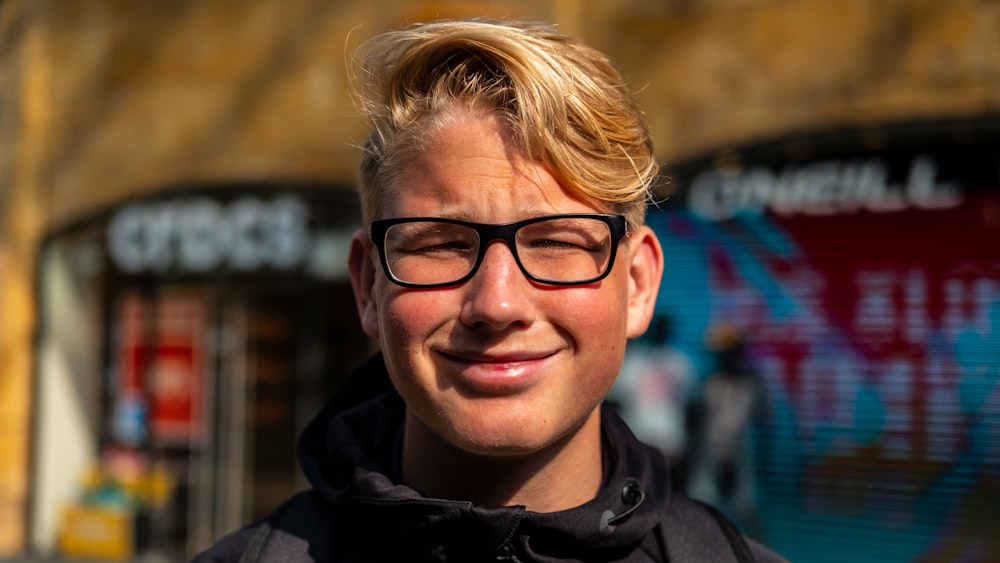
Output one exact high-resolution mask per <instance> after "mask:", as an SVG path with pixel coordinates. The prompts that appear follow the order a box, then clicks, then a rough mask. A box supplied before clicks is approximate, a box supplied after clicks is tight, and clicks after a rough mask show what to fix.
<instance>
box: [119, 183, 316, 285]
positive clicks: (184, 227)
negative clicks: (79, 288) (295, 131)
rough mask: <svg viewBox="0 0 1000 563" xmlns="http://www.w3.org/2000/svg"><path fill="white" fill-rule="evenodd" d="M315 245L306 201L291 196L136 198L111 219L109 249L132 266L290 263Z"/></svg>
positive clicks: (203, 268)
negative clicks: (227, 199)
mask: <svg viewBox="0 0 1000 563" xmlns="http://www.w3.org/2000/svg"><path fill="white" fill-rule="evenodd" d="M309 246H310V236H309V230H308V209H307V208H306V206H305V204H304V203H303V202H302V201H300V200H299V199H297V198H293V197H287V196H285V197H277V198H274V199H270V200H265V199H261V198H256V197H242V198H239V199H236V200H234V201H231V202H226V203H223V202H219V201H216V200H213V199H209V198H194V199H185V200H177V201H161V202H151V203H138V204H133V205H128V206H126V207H123V208H122V209H120V210H119V211H118V212H117V213H115V215H114V216H113V217H112V218H111V221H110V223H109V224H108V251H109V253H110V256H111V260H112V261H113V262H114V263H115V265H116V266H118V268H120V269H121V270H122V271H124V272H128V273H141V272H164V271H181V272H208V271H212V270H219V269H232V270H238V271H254V270H261V269H276V270H289V269H293V268H296V267H298V266H300V265H302V263H303V262H304V260H305V258H306V256H307V254H308V251H309Z"/></svg>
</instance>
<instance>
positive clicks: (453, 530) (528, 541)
mask: <svg viewBox="0 0 1000 563" xmlns="http://www.w3.org/2000/svg"><path fill="white" fill-rule="evenodd" d="M358 394H360V395H369V396H370V395H371V394H376V396H374V397H373V398H369V399H367V400H364V401H363V402H361V403H360V404H357V406H353V407H350V408H347V409H345V408H344V406H345V405H348V404H352V403H354V402H355V401H357V400H358ZM404 413H405V405H404V403H403V401H402V399H400V397H399V396H398V395H397V394H396V393H395V392H394V391H393V390H392V389H391V386H389V384H388V377H387V375H386V373H385V365H384V363H383V362H382V359H381V357H379V356H376V357H375V358H373V359H372V360H371V361H369V362H368V363H366V364H365V365H364V366H362V367H361V368H360V369H359V370H358V371H357V372H356V373H355V374H354V375H353V376H352V378H351V380H350V383H349V384H348V389H345V391H344V392H341V393H339V394H338V395H337V396H336V397H335V398H334V400H332V401H331V402H330V403H329V404H328V405H327V406H326V407H325V408H324V409H323V411H321V412H320V413H319V415H318V416H317V417H316V418H315V419H313V421H312V422H310V424H309V425H308V427H307V428H306V430H305V431H304V432H303V434H302V436H301V438H300V441H299V462H300V464H301V466H302V469H303V471H304V473H305V475H306V477H307V478H308V480H309V482H310V483H311V484H312V489H311V490H309V491H306V492H304V493H300V494H299V495H297V496H295V497H293V498H292V499H291V500H289V501H288V502H286V503H285V504H284V505H283V506H282V507H280V508H279V509H278V510H276V511H275V512H274V513H273V514H271V515H270V516H269V517H268V518H266V519H265V520H264V521H262V522H258V523H256V524H254V525H251V526H248V527H246V528H244V529H242V530H240V531H238V532H235V533H233V534H231V535H229V536H227V537H226V538H223V539H222V540H221V541H220V542H219V543H218V544H216V545H215V546H213V547H212V548H211V549H209V550H208V551H206V552H204V553H202V554H201V555H199V556H197V557H196V558H195V562H197V563H207V562H236V561H247V562H250V561H260V562H270V561H275V562H283V563H284V562H287V563H293V562H294V563H298V562H310V561H317V562H318V561H352V562H353V561H359V562H360V561H365V562H371V561H393V562H395V561H406V562H418V561H461V562H466V561H469V562H478V561H523V562H527V561H539V562H542V561H609V562H610V561H699V562H700V561H705V562H725V561H758V562H771V561H775V562H778V561H783V560H782V559H781V558H780V557H778V556H776V555H774V554H773V553H771V552H769V551H767V550H766V549H764V548H762V547H761V546H760V545H759V544H756V543H755V542H753V541H750V540H745V538H743V537H742V536H741V535H740V534H739V533H738V532H736V531H735V528H733V527H732V525H731V524H730V523H729V522H728V521H727V520H725V519H724V518H722V517H721V515H719V514H718V513H717V512H715V511H714V510H713V509H711V508H709V507H707V506H705V505H703V504H700V503H696V502H694V501H692V500H690V499H687V498H686V497H684V496H682V495H680V494H678V493H676V492H672V491H671V490H670V486H669V483H668V478H667V475H668V471H667V467H666V463H665V461H664V460H663V457H662V456H661V455H660V454H659V453H658V452H657V451H656V450H654V449H652V448H650V447H648V446H646V445H644V444H642V443H641V442H639V441H638V440H637V439H636V438H635V437H634V436H633V435H632V433H631V432H630V431H629V430H628V428H627V427H626V426H625V424H624V423H623V422H622V421H621V420H620V419H619V418H618V417H617V416H616V415H614V414H613V413H611V412H609V411H608V410H607V409H605V411H604V412H603V413H602V418H601V424H602V429H603V445H604V457H605V476H604V486H603V487H602V488H601V490H600V491H599V493H598V494H597V497H595V498H594V499H593V500H591V501H590V502H587V503H586V504H583V505H581V506H579V507H576V508H572V509H569V510H564V511H559V512H551V513H540V512H532V511H529V510H525V508H524V507H523V506H510V507H502V508H483V507H480V506H476V505H474V504H472V503H471V502H464V501H453V500H443V499H433V498H427V497H425V496H423V495H422V494H420V493H419V492H418V491H416V490H414V489H412V488H410V487H408V486H406V485H403V484H402V483H401V479H400V478H399V470H398V468H399V460H398V456H399V452H400V449H401V448H400V444H401V439H402V429H403V420H404Z"/></svg>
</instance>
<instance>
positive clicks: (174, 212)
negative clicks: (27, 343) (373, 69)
mask: <svg viewBox="0 0 1000 563" xmlns="http://www.w3.org/2000/svg"><path fill="white" fill-rule="evenodd" d="M358 224H359V213H358V209H357V204H356V197H355V195H354V194H353V192H351V191H350V190H348V189H346V188H342V189H336V188H331V187H328V186H280V185H243V186H222V187H215V186H213V187H205V188H190V187H185V188H183V189H172V190H170V191H168V192H165V193H164V194H162V195H160V196H156V197H147V198H144V199H141V200H137V201H130V202H126V203H124V204H122V205H120V206H117V207H116V208H115V209H112V210H109V211H108V212H107V213H103V214H101V215H100V216H97V217H91V218H87V219H85V220H81V221H80V222H78V223H77V224H74V225H71V226H68V227H66V228H63V229H61V230H59V231H58V232H55V233H52V234H51V235H50V236H48V237H47V238H46V240H45V243H44V245H43V248H42V251H41V255H40V261H39V262H40V265H39V271H38V275H37V280H38V295H39V303H38V306H39V315H38V318H39V326H38V331H37V339H36V353H35V359H36V361H35V366H36V368H35V369H36V377H35V381H36V385H35V390H34V408H33V412H34V420H33V441H32V444H33V455H32V464H33V470H32V477H33V482H32V483H31V491H32V495H31V503H30V513H29V524H30V528H29V533H30V548H31V550H32V552H33V553H36V554H38V555H49V554H59V553H62V554H69V555H78V556H82V557H88V558H98V559H101V558H103V559H116V558H117V559H123V558H124V559H129V558H134V557H136V556H137V555H139V554H142V553H160V554H164V555H166V556H168V557H170V558H172V559H175V560H187V558H188V557H189V556H190V555H191V554H192V553H193V552H194V551H195V550H198V549H200V548H203V547H205V546H206V545H208V544H209V543H210V542H211V541H212V539H214V538H217V537H219V536H220V535H222V534H223V533H225V532H228V531H231V530H233V529H234V528H236V527H238V526H239V525H241V524H243V523H246V522H248V521H250V520H252V519H253V518H255V517H258V516H260V515H262V514H264V513H266V512H268V511H270V510H271V509H272V508H273V507H275V506H276V505H277V504H278V503H279V502H280V501H281V500H283V499H284V498H286V497H287V496H289V495H290V494H291V493H292V492H293V491H295V490H296V489H299V488H301V487H303V486H304V482H303V481H302V478H301V475H300V474H299V473H298V470H297V467H296V464H295V460H294V444H295V437H296V435H297V434H298V431H299V430H300V429H301V428H302V427H303V425H304V424H305V423H306V422H307V420H308V419H309V417H310V416H311V415H312V414H313V413H315V412H316V411H317V410H318V409H319V407H320V405H321V404H322V402H323V400H324V398H325V397H326V396H327V395H328V393H330V392H331V391H332V390H333V389H334V388H335V387H336V386H337V385H338V384H339V383H340V381H341V379H340V378H341V377H342V376H343V374H344V372H345V371H346V370H347V369H349V368H350V367H351V366H353V365H354V364H355V363H356V362H358V361H359V360H360V359H361V358H363V357H364V356H366V355H367V354H368V353H369V351H370V349H369V346H370V344H369V342H368V340H367V338H366V337H365V336H364V335H363V333H362V332H361V330H360V326H359V323H358V321H357V315H356V313H355V308H354V302H353V297H352V293H351V289H350V283H349V281H348V279H347V273H346V252H347V248H348V242H349V240H350V237H351V235H352V234H353V232H354V230H355V229H356V228H357V226H358Z"/></svg>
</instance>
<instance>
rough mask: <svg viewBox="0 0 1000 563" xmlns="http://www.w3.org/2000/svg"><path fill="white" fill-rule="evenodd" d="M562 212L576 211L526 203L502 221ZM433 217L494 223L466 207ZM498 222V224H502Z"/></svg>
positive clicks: (520, 219) (516, 220) (515, 220)
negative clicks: (540, 206)
mask: <svg viewBox="0 0 1000 563" xmlns="http://www.w3.org/2000/svg"><path fill="white" fill-rule="evenodd" d="M564 213H577V212H576V211H559V210H555V209H539V208H538V207H535V206H532V205H528V206H523V207H521V208H520V209H518V210H517V213H516V218H515V219H511V220H509V221H503V223H516V222H518V221H523V220H525V219H534V218H536V217H544V216H546V215H559V214H564ZM584 213H601V212H600V211H586V212H584ZM433 216H434V217H440V218H442V219H457V220H460V221H469V222H470V223H480V224H486V225H492V224H496V223H492V222H490V223H486V222H484V221H483V220H482V216H481V214H480V213H477V212H475V211H474V210H470V209H468V208H456V209H453V210H445V211H444V212H442V213H437V214H434V215H433ZM503 223H500V224H503Z"/></svg>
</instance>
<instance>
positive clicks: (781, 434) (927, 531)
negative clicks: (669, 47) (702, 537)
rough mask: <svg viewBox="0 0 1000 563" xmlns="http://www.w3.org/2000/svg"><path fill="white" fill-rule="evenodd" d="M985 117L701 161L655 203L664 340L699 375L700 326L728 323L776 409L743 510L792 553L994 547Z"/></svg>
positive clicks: (998, 303) (997, 419)
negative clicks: (674, 191) (666, 328)
mask: <svg viewBox="0 0 1000 563" xmlns="http://www.w3.org/2000/svg"><path fill="white" fill-rule="evenodd" d="M987 125H989V124H960V125H958V126H956V125H955V124H952V125H950V126H945V125H937V126H934V127H926V128H922V129H919V128H918V129H916V130H915V129H913V128H910V129H896V130H888V131H884V132H883V136H882V137H880V138H879V139H878V141H879V142H877V143H872V142H871V139H870V138H869V139H867V142H866V138H865V137H864V136H863V135H861V134H858V135H856V136H851V135H841V136H839V137H837V138H836V139H835V141H830V140H827V141H823V142H816V143H813V144H812V145H806V149H810V150H806V151H804V152H805V154H804V155H803V154H802V152H801V151H800V152H799V153H795V152H794V151H790V150H789V149H788V147H787V146H782V147H778V146H771V147H764V148H761V149H760V150H758V151H757V152H756V153H755V152H753V151H745V152H744V153H743V154H740V155H738V156H739V158H733V157H732V155H730V157H729V158H728V160H727V159H716V160H715V161H707V160H706V161H705V162H703V163H695V164H693V165H691V166H689V167H688V168H686V169H682V170H680V171H679V172H678V173H677V174H676V175H675V176H674V177H673V181H674V182H677V183H678V184H679V187H680V190H679V192H678V195H677V196H676V197H674V198H672V199H671V200H668V201H667V202H665V203H662V204H661V205H660V206H659V209H657V210H654V211H652V212H651V215H650V217H649V223H650V225H651V226H652V227H653V228H654V229H655V230H656V231H657V232H658V233H659V235H660V236H661V238H662V240H663V243H664V248H665V254H666V262H667V267H666V271H665V275H664V280H663V285H662V288H661V295H660V298H659V302H658V313H659V314H660V315H662V316H664V317H667V318H669V319H671V326H672V327H673V331H672V336H673V338H672V345H673V346H674V347H675V348H677V349H679V350H680V351H681V352H683V353H685V354H686V355H687V356H689V357H690V358H691V360H692V362H693V364H694V365H695V366H696V371H697V373H698V374H699V377H700V378H701V379H702V380H705V379H707V377H708V376H709V375H710V374H711V373H712V372H713V371H714V370H717V369H718V366H717V365H716V363H717V361H716V360H717V358H716V355H715V354H713V351H712V346H711V342H710V341H709V337H708V335H710V334H712V332H713V330H714V329H716V328H717V327H729V328H730V329H735V330H737V331H738V332H739V333H740V334H741V335H742V338H743V339H744V340H745V349H744V354H743V356H744V360H743V361H744V362H745V363H747V364H749V365H750V366H752V368H753V370H754V371H755V373H758V374H759V375H760V379H761V382H762V385H763V388H764V393H763V394H764V396H765V401H763V403H764V405H765V406H764V409H765V412H764V414H763V416H762V417H761V418H760V419H759V423H756V424H755V425H754V428H753V433H752V436H753V447H752V448H751V449H750V450H749V452H748V454H747V457H745V458H742V463H743V464H744V465H747V464H750V465H752V466H753V468H754V488H753V489H752V493H753V502H754V506H753V510H752V511H751V512H750V513H746V512H738V511H736V516H737V517H738V518H739V519H741V520H742V521H743V522H742V523H743V524H744V526H745V527H746V528H747V529H748V530H749V531H750V532H751V533H753V534H755V535H759V536H762V539H763V540H764V541H766V542H767V543H769V544H771V545H773V546H774V547H775V548H777V549H778V550H779V551H781V552H783V553H784V554H785V555H787V556H788V557H790V558H791V559H792V560H794V561H812V562H822V561H830V562H834V561H837V562H839V561H879V562H886V561H921V562H928V563H929V562H937V561H941V562H944V561H990V560H993V561H995V560H996V559H995V558H996V557H997V555H996V554H997V553H1000V539H998V538H1000V536H997V534H995V533H994V532H993V531H992V528H993V527H994V525H995V523H996V522H998V521H1000V177H998V175H1000V135H997V134H996V131H1000V129H997V128H996V127H995V124H994V125H992V126H987ZM797 148H798V149H802V145H798V146H797ZM693 420H695V424H697V421H698V420H699V419H697V418H696V419H693ZM702 422H703V421H702ZM695 430H696V429H695V428H691V429H689V434H690V435H692V436H694V435H695ZM691 465H692V467H691V471H692V472H693V473H695V475H693V476H692V478H693V481H695V482H696V481H697V475H696V473H697V472H698V471H699V469H698V467H697V464H691ZM689 482H692V481H691V480H689ZM729 486H730V487H732V486H733V485H732V484H730V485H729ZM991 558H992V559H991Z"/></svg>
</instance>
